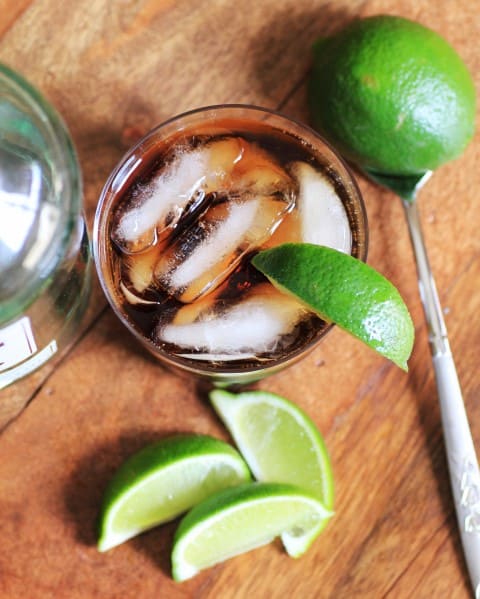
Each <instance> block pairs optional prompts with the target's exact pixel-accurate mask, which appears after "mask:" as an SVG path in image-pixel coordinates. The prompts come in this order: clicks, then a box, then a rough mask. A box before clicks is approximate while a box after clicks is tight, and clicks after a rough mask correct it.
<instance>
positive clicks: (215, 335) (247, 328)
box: [156, 283, 306, 359]
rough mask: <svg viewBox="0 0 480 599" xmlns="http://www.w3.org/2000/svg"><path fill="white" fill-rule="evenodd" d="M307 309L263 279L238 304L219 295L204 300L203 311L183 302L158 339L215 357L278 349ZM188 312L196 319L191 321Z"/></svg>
mask: <svg viewBox="0 0 480 599" xmlns="http://www.w3.org/2000/svg"><path fill="white" fill-rule="evenodd" d="M182 311H186V312H187V316H186V315H185V314H182ZM305 313H306V310H305V308H304V307H303V306H302V305H301V304H300V303H299V302H297V301H296V300H295V299H293V298H290V297H288V296H287V295H284V294H282V293H280V292H278V291H276V290H275V289H273V288H272V287H271V285H269V284H267V283H264V284H260V285H257V286H256V287H254V288H253V289H252V290H251V291H250V292H249V293H248V294H247V295H246V297H245V296H244V299H242V300H241V301H239V303H237V304H233V305H232V304H227V303H226V302H225V301H223V300H221V299H218V300H216V301H214V302H210V303H205V309H204V310H203V311H202V310H201V311H200V312H198V311H193V312H192V311H191V308H190V306H184V307H182V308H180V310H179V312H178V314H177V316H176V318H175V320H174V321H173V322H172V323H171V324H167V325H165V326H160V327H159V328H158V329H157V331H156V335H157V338H158V341H160V342H164V343H172V344H174V345H176V346H178V347H179V348H180V349H179V350H178V353H179V354H180V355H186V350H189V351H188V352H187V354H188V355H189V357H191V358H195V357H197V358H198V357H199V356H198V355H196V354H200V356H203V357H205V356H211V357H212V359H215V356H217V357H218V356H219V355H222V356H223V357H225V356H227V355H228V356H230V359H241V358H245V356H253V355H257V354H259V355H261V354H265V353H267V352H268V353H270V352H273V351H275V349H277V348H278V345H279V343H281V339H282V336H284V335H288V334H290V333H291V332H292V331H293V329H294V328H295V326H296V325H297V324H298V323H299V321H300V320H301V319H302V316H303V315H304V314H305ZM188 316H190V317H192V318H193V319H192V320H191V321H189V318H188ZM178 323H180V324H178ZM190 351H191V352H192V353H191V354H190Z"/></svg>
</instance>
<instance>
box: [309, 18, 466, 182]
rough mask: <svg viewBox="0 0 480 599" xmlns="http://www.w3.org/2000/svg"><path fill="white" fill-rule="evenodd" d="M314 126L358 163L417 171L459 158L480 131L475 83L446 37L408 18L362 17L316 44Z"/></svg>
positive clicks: (379, 168)
mask: <svg viewBox="0 0 480 599" xmlns="http://www.w3.org/2000/svg"><path fill="white" fill-rule="evenodd" d="M308 96H309V104H310V112H311V117H312V121H313V125H314V126H315V127H316V128H317V129H318V130H319V131H320V132H321V133H322V134H323V135H324V136H325V137H326V138H327V139H328V140H329V141H331V142H332V144H333V145H334V146H336V148H337V149H338V150H339V151H340V152H342V153H343V155H344V156H345V157H346V158H347V159H348V160H350V161H351V162H353V163H355V164H358V165H359V166H360V167H362V168H363V169H366V170H370V171H373V172H378V173H384V174H390V175H397V176H402V175H414V174H420V173H424V172H426V171H430V170H434V169H436V168H438V167H439V166H440V165H442V164H444V163H445V162H447V161H450V160H452V159H454V158H457V157H458V156H459V155H460V154H461V153H462V152H463V151H464V149H465V147H466V146H467V144H468V143H469V141H470V140H471V139H472V137H473V134H474V126H475V123H474V121H475V105H476V98H475V87H474V84H473V80H472V77H471V75H470V73H469V71H468V69H467V67H466V65H465V64H464V62H463V61H462V59H461V58H460V57H459V55H458V54H457V53H456V52H455V50H454V49H453V48H452V47H451V46H450V45H449V44H448V43H447V42H446V41H445V39H443V38H442V37H441V36H440V35H438V34H437V33H435V32H434V31H432V30H431V29H428V28H427V27H424V26H423V25H421V24H419V23H416V22H414V21H410V20H408V19H404V18H401V17H395V16H387V15H378V16H374V17H369V18H365V19H361V20H357V21H354V22H352V23H351V24H350V25H348V26H347V27H346V28H345V29H343V30H342V31H340V32H339V33H338V34H336V35H333V36H332V37H330V38H326V39H320V40H318V41H317V43H316V44H315V45H314V50H313V67H312V72H311V76H310V80H309V90H308Z"/></svg>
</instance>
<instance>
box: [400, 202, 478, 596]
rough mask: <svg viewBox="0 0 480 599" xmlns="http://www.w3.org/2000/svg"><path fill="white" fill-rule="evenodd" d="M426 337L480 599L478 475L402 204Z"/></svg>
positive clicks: (429, 287)
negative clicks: (415, 271)
mask: <svg viewBox="0 0 480 599" xmlns="http://www.w3.org/2000/svg"><path fill="white" fill-rule="evenodd" d="M403 205H404V208H405V213H406V217H407V222H408V227H409V232H410V238H411V241H412V245H413V249H414V253H415V258H416V261H417V270H418V284H419V289H420V297H421V300H422V304H423V308H424V311H425V317H426V321H427V326H428V332H429V341H430V348H431V351H432V358H433V367H434V371H435V379H436V383H437V390H438V399H439V402H440V412H441V417H442V424H443V432H444V438H445V449H446V454H447V462H448V468H449V472H450V482H451V485H452V492H453V499H454V504H455V509H456V512H457V519H458V525H459V529H460V536H461V540H462V545H463V551H464V554H465V560H466V563H467V566H468V571H469V574H470V580H471V582H472V585H473V589H474V592H475V597H476V599H480V473H479V468H478V462H477V457H476V454H475V447H474V445H473V440H472V434H471V432H470V427H469V424H468V420H467V415H466V412H465V405H464V403H463V398H462V391H461V388H460V384H459V381H458V376H457V371H456V368H455V363H454V360H453V356H452V353H451V351H450V345H449V343H448V336H447V329H446V326H445V321H444V319H443V313H442V308H441V306H440V301H439V299H438V293H437V289H436V286H435V281H434V279H433V275H432V272H431V270H430V265H429V262H428V257H427V252H426V249H425V243H424V240H423V233H422V228H421V225H420V219H419V215H418V209H417V203H416V201H415V200H413V201H409V200H404V201H403Z"/></svg>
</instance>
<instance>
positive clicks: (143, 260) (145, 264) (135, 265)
mask: <svg viewBox="0 0 480 599" xmlns="http://www.w3.org/2000/svg"><path fill="white" fill-rule="evenodd" d="M160 251H161V247H160V244H159V245H156V246H154V247H153V248H150V249H149V250H148V251H146V252H143V253H138V254H131V255H127V256H125V259H124V261H123V263H124V268H125V270H126V273H125V274H126V276H128V279H129V281H130V283H131V285H133V287H134V289H135V290H136V291H138V292H139V293H142V292H143V291H145V289H147V288H148V287H150V286H151V285H152V284H153V271H154V268H155V264H156V263H157V261H158V256H159V253H160ZM122 276H125V275H122Z"/></svg>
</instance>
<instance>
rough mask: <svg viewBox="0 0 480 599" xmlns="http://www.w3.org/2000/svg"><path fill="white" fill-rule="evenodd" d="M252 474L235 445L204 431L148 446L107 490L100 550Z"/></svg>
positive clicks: (103, 507)
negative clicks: (210, 435) (199, 433)
mask: <svg viewBox="0 0 480 599" xmlns="http://www.w3.org/2000/svg"><path fill="white" fill-rule="evenodd" d="M250 479H251V475H250V472H249V470H248V467H247V465H246V464H245V462H244V460H243V459H242V458H241V457H240V455H239V454H238V452H237V451H235V450H234V449H233V448H232V447H230V446H229V445H227V444H226V443H223V442H222V441H219V440H217V439H213V438H212V437H208V436H206V435H178V436H175V437H170V438H167V439H164V440H162V441H159V442H158V443H155V444H153V445H149V446H147V447H145V448H144V449H142V450H141V451H139V452H138V453H136V454H135V455H133V456H132V457H130V458H129V459H128V460H127V461H126V462H124V463H123V464H122V466H121V467H120V468H119V469H118V470H117V472H116V473H115V475H114V476H113V478H112V479H111V481H110V484H109V486H108V488H107V490H106V492H105V495H104V500H103V505H102V511H101V516H100V535H99V541H98V549H99V551H107V550H108V549H111V548H112V547H115V546H116V545H119V544H120V543H123V542H124V541H126V540H127V539H130V538H132V537H134V536H136V535H137V534H139V533H141V532H143V531H145V530H148V529H150V528H152V527H154V526H157V525H159V524H162V523H163V522H167V521H169V520H172V519H174V518H175V517H177V516H178V515H179V514H181V513H183V512H185V511H187V510H188V509H190V508H191V507H192V506H193V505H195V504H197V503H199V502H200V501H202V500H203V499H205V498H206V497H209V496H210V495H212V494H213V493H215V492H216V491H218V490H220V489H224V488H226V487H230V486H234V485H238V484H240V483H243V482H245V481H248V480H250Z"/></svg>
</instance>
